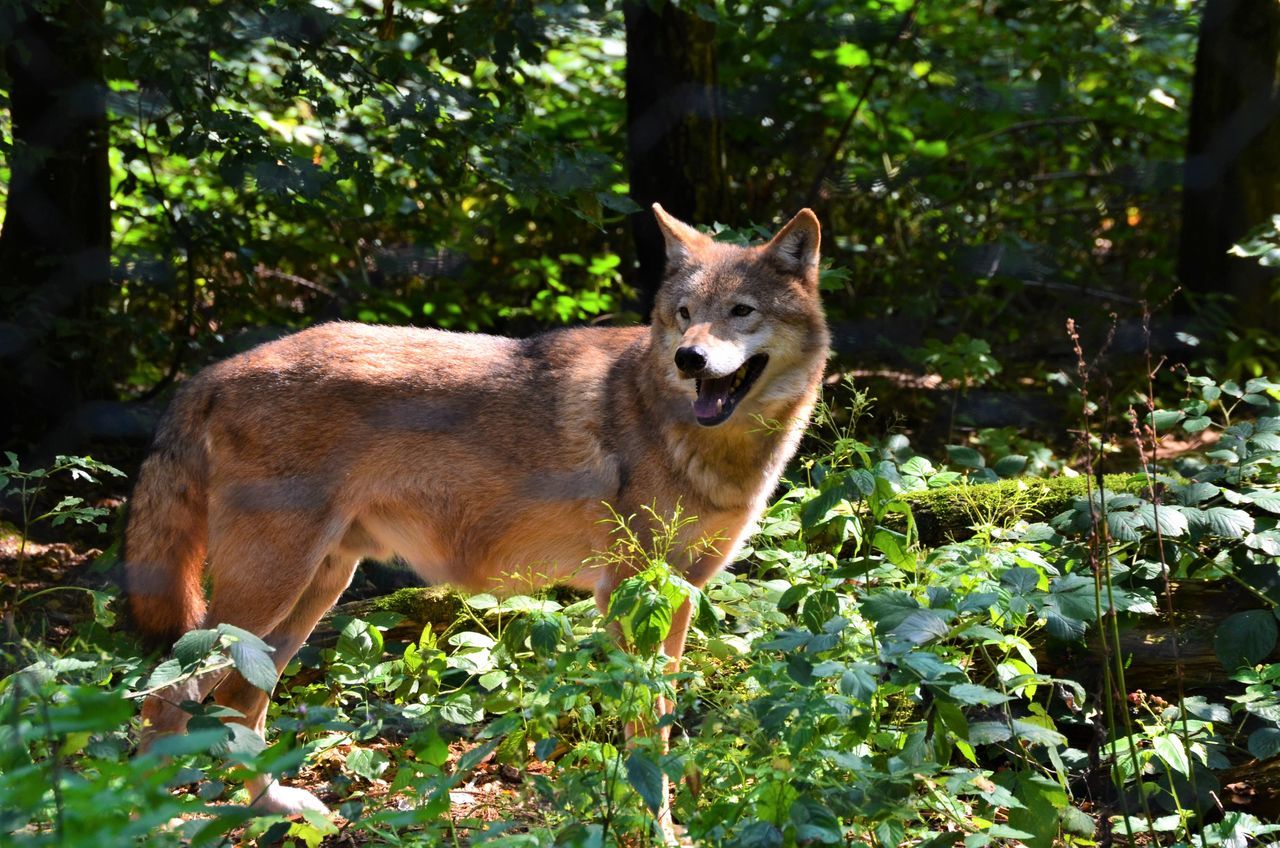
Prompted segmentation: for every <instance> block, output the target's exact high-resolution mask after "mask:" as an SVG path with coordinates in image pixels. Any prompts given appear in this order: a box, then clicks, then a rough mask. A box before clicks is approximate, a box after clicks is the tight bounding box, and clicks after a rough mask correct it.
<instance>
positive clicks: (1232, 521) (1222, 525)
mask: <svg viewBox="0 0 1280 848" xmlns="http://www.w3.org/2000/svg"><path fill="white" fill-rule="evenodd" d="M1184 516H1185V517H1186V520H1187V522H1188V524H1189V525H1190V526H1191V527H1194V528H1195V529H1196V530H1198V531H1200V532H1201V533H1206V534H1208V535H1210V536H1218V537H1220V538H1223V539H1239V538H1241V537H1243V536H1244V535H1245V534H1246V533H1251V532H1253V516H1252V515H1250V514H1249V513H1247V512H1245V511H1244V510H1240V509H1232V508H1231V507H1228V506H1212V507H1209V508H1208V509H1188V510H1186V511H1185V512H1184Z"/></svg>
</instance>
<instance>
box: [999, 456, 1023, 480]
mask: <svg viewBox="0 0 1280 848" xmlns="http://www.w3.org/2000/svg"><path fill="white" fill-rule="evenodd" d="M1026 467H1027V457H1025V456H1022V455H1021V454H1016V453H1011V454H1009V455H1008V456H1005V457H1001V458H1000V459H998V460H996V463H995V465H993V466H992V467H991V468H992V470H993V471H995V472H996V474H998V475H999V476H1001V477H1014V476H1016V475H1018V474H1021V473H1022V472H1023V470H1024V469H1025V468H1026Z"/></svg>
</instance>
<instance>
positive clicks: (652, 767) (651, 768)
mask: <svg viewBox="0 0 1280 848" xmlns="http://www.w3.org/2000/svg"><path fill="white" fill-rule="evenodd" d="M627 781H628V782H629V783H630V784H631V786H632V787H633V788H634V789H635V790H636V792H637V793H638V794H639V795H640V799H641V800H642V801H644V804H645V806H646V807H648V808H649V812H651V813H653V814H654V815H657V814H658V811H659V810H661V809H662V805H663V802H664V801H666V799H665V798H663V797H662V790H663V784H664V783H665V781H664V780H663V779H662V769H660V768H658V764H657V763H655V762H654V761H653V760H651V759H650V758H649V755H648V754H646V753H645V752H644V751H642V750H640V749H639V748H637V749H635V750H634V751H632V752H631V756H629V757H627Z"/></svg>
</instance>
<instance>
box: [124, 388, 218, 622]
mask: <svg viewBox="0 0 1280 848" xmlns="http://www.w3.org/2000/svg"><path fill="white" fill-rule="evenodd" d="M212 400H213V393H212V391H211V390H209V389H206V388H205V387H204V386H203V385H201V381H199V380H198V379H197V380H193V381H192V382H191V383H189V384H188V385H186V386H183V387H182V389H180V390H179V392H178V394H177V396H176V397H175V398H174V400H173V403H172V404H171V405H170V407H169V410H168V411H167V412H166V413H165V415H164V418H163V419H161V422H160V426H159V428H158V429H157V431H156V439H155V443H154V445H153V446H152V451H151V455H150V456H148V457H147V459H146V461H145V462H143V464H142V470H141V471H140V472H139V474H138V482H137V485H136V487H135V488H134V492H133V497H132V498H131V499H130V501H129V521H128V524H127V526H126V528H125V538H124V552H123V554H122V556H121V559H122V560H123V562H124V585H125V592H126V594H127V596H128V600H129V612H130V615H131V617H132V619H133V622H134V624H135V626H136V627H137V628H138V629H139V630H140V631H141V632H142V633H143V635H144V636H146V637H147V638H148V639H151V640H154V641H155V642H157V643H160V642H164V643H165V644H166V646H167V644H168V643H169V642H172V641H173V640H174V639H176V638H177V637H178V636H180V635H181V634H183V633H185V632H186V631H188V630H191V629H193V628H196V627H199V626H200V623H201V621H203V619H204V611H205V599H204V588H203V576H204V559H205V553H206V550H207V548H208V541H209V506H208V498H209V484H208V466H209V462H208V454H207V448H206V442H205V423H206V419H207V417H208V412H209V408H210V406H211V403H212Z"/></svg>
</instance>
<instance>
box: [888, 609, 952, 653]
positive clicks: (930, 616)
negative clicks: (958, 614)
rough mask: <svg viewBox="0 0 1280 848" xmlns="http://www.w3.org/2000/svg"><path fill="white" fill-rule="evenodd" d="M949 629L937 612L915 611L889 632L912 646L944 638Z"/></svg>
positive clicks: (927, 610) (943, 618)
mask: <svg viewBox="0 0 1280 848" xmlns="http://www.w3.org/2000/svg"><path fill="white" fill-rule="evenodd" d="M949 629H950V628H948V626H947V619H946V618H945V617H944V616H943V615H942V614H941V613H939V612H938V611H937V610H931V609H917V610H913V611H911V612H910V613H908V614H907V616H906V617H905V618H904V619H902V623H900V624H899V625H898V626H897V627H895V628H893V630H892V631H890V632H891V633H892V634H893V635H894V636H896V637H897V638H899V639H903V640H905V641H907V642H911V643H912V644H914V645H923V644H924V643H925V642H931V641H933V640H934V639H941V638H942V637H943V636H946V635H947V633H948V631H949Z"/></svg>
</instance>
